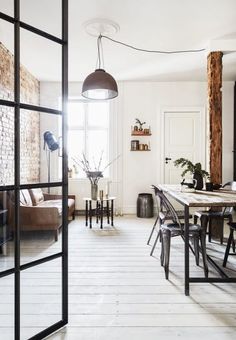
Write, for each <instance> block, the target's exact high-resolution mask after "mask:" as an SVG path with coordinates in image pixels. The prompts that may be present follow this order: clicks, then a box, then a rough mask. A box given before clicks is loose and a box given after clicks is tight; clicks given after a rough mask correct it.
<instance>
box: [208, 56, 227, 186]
mask: <svg viewBox="0 0 236 340" xmlns="http://www.w3.org/2000/svg"><path fill="white" fill-rule="evenodd" d="M222 57H223V53H222V52H211V53H209V55H208V58H207V76H208V110H209V123H210V175H211V180H212V182H214V183H222V92H221V87H222Z"/></svg>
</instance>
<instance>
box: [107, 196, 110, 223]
mask: <svg viewBox="0 0 236 340" xmlns="http://www.w3.org/2000/svg"><path fill="white" fill-rule="evenodd" d="M107 223H108V224H109V223H110V204H109V200H107Z"/></svg>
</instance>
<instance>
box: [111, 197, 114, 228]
mask: <svg viewBox="0 0 236 340" xmlns="http://www.w3.org/2000/svg"><path fill="white" fill-rule="evenodd" d="M113 216H114V202H113V200H111V226H112V227H113V226H114V224H113Z"/></svg>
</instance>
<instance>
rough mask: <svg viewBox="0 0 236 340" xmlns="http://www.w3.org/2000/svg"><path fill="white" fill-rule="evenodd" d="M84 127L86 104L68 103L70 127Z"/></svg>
mask: <svg viewBox="0 0 236 340" xmlns="http://www.w3.org/2000/svg"><path fill="white" fill-rule="evenodd" d="M83 125H84V104H83V103H78V102H77V103H76V102H69V103H68V126H69V127H82V126H83Z"/></svg>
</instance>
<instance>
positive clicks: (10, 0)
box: [0, 0, 14, 17]
mask: <svg viewBox="0 0 236 340" xmlns="http://www.w3.org/2000/svg"><path fill="white" fill-rule="evenodd" d="M0 8H1V12H3V13H4V14H7V15H10V16H12V17H13V16H14V0H0Z"/></svg>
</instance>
